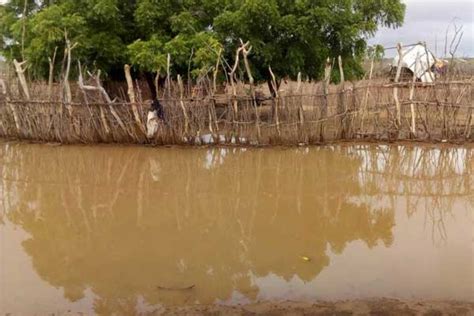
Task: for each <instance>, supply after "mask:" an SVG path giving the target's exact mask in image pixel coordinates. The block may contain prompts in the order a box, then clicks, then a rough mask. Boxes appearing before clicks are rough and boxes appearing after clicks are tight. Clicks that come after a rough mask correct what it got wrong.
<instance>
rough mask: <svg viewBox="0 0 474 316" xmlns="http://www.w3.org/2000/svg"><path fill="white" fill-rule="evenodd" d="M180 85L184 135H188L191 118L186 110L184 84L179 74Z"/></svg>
mask: <svg viewBox="0 0 474 316" xmlns="http://www.w3.org/2000/svg"><path fill="white" fill-rule="evenodd" d="M178 86H179V105H180V107H181V111H182V112H183V116H184V136H185V137H186V136H187V134H188V128H189V118H188V113H187V112H186V107H185V106H184V101H183V97H184V86H183V80H182V79H181V76H180V75H178Z"/></svg>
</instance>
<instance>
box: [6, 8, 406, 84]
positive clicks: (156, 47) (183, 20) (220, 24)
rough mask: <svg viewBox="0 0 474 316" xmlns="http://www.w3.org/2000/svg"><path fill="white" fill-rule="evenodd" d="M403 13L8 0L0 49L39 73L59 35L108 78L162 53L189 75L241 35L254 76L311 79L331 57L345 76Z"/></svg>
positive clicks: (148, 66)
mask: <svg viewBox="0 0 474 316" xmlns="http://www.w3.org/2000/svg"><path fill="white" fill-rule="evenodd" d="M25 3H26V6H25ZM404 12H405V5H404V4H403V3H402V2H401V0H318V1H314V0H48V1H45V0H43V1H40V0H26V2H25V0H10V1H8V2H7V3H6V4H2V5H1V7H0V32H1V34H2V41H0V44H1V47H0V49H1V52H2V54H3V55H5V56H6V57H7V58H8V59H10V60H11V59H13V58H17V59H23V57H24V59H27V60H28V62H29V65H30V69H31V71H32V73H33V74H34V75H36V76H38V77H44V76H46V74H47V69H48V57H49V56H51V55H52V53H53V51H54V49H55V47H59V48H60V50H59V51H61V50H62V48H63V47H64V44H65V39H64V34H65V33H67V34H68V37H69V39H70V40H71V41H72V42H77V43H78V46H77V49H76V50H75V51H74V56H75V58H76V59H80V60H81V61H82V63H83V64H85V65H87V66H88V67H97V68H100V69H102V70H103V71H105V72H106V73H108V75H109V76H110V77H112V78H120V77H119V76H121V72H122V71H121V70H122V69H123V64H124V63H132V64H133V65H134V66H135V69H137V70H140V71H142V72H147V73H151V72H157V71H160V72H161V71H163V70H164V69H165V66H166V61H167V58H166V57H167V55H168V54H170V56H171V60H172V65H171V70H172V72H173V73H175V74H176V73H181V74H183V73H186V72H188V71H189V70H190V71H191V75H192V76H195V77H197V76H199V75H203V74H206V73H207V72H209V71H210V70H212V67H215V64H216V59H217V58H218V52H219V51H220V49H221V48H222V49H223V56H224V57H225V58H226V59H228V60H233V58H234V55H235V50H236V48H237V47H238V46H239V45H240V40H241V39H242V40H243V41H244V42H246V41H250V43H251V45H252V47H253V49H252V54H251V56H249V58H250V62H251V67H252V71H253V72H254V77H255V78H256V80H257V81H265V80H268V79H269V72H268V67H269V66H271V67H272V69H273V71H274V73H275V74H276V75H277V77H278V78H282V77H285V76H288V77H290V78H296V76H297V74H298V73H299V72H301V73H302V74H303V75H304V76H306V77H307V78H310V79H317V78H320V77H321V75H322V73H323V67H324V66H323V65H324V61H325V59H326V58H328V57H330V58H335V57H337V56H339V55H340V56H342V58H343V60H344V71H345V75H346V78H349V79H351V78H356V77H358V76H360V75H361V74H362V68H361V61H362V58H363V56H364V54H365V50H366V40H367V39H368V38H369V37H370V36H373V35H374V33H375V32H376V31H377V29H378V28H379V27H380V26H385V27H394V28H395V27H399V26H400V25H401V24H402V22H403V19H404ZM59 57H61V56H59ZM60 61H61V58H58V63H59V62H60ZM337 76H338V75H337V74H335V75H334V78H333V79H335V80H337Z"/></svg>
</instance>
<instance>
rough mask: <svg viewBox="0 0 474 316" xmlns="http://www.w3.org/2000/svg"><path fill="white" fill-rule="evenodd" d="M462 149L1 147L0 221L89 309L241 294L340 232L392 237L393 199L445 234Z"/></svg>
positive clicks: (280, 275) (457, 189) (382, 241)
mask: <svg viewBox="0 0 474 316" xmlns="http://www.w3.org/2000/svg"><path fill="white" fill-rule="evenodd" d="M473 152H474V151H473V150H472V149H468V148H464V149H452V148H442V149H432V148H428V147H401V146H400V147H398V146H378V147H374V146H351V147H332V148H313V149H276V150H254V149H253V150H246V149H206V150H202V149H199V150H190V149H160V150H157V149H148V148H135V147H131V148H112V147H110V148H109V147H103V148H89V147H57V148H56V147H44V146H37V145H28V146H25V145H11V144H4V145H0V157H1V158H0V159H1V161H0V163H1V164H0V172H1V175H2V177H1V183H0V194H1V195H0V206H1V207H0V209H1V212H2V213H1V214H2V215H1V217H0V221H1V223H5V222H9V223H12V224H14V225H16V226H17V227H19V228H21V229H22V230H24V231H25V232H27V233H28V234H29V236H30V237H29V238H27V240H25V241H24V242H23V244H22V245H23V248H24V251H25V252H26V253H27V254H28V255H29V256H30V257H31V259H32V263H33V266H34V269H35V271H36V272H37V274H38V275H39V276H40V277H41V278H42V279H43V280H45V281H46V282H47V283H48V284H50V285H52V286H54V287H58V288H63V289H64V296H65V297H66V298H67V299H68V300H69V301H72V302H75V301H79V300H81V299H83V298H84V297H85V296H86V293H87V291H89V289H90V291H91V292H92V293H94V297H95V299H94V311H95V312H96V313H99V314H109V313H113V312H115V313H119V314H129V313H133V311H135V310H136V308H137V300H138V301H142V305H143V304H145V305H160V304H163V305H165V306H168V305H181V304H193V303H197V302H199V303H203V304H206V303H215V302H217V301H221V302H236V301H239V300H244V301H245V300H250V301H251V300H254V299H256V298H257V297H258V295H259V291H261V290H262V286H261V285H259V284H258V283H259V281H262V280H263V281H264V279H265V278H269V276H274V277H275V278H277V279H279V280H282V281H284V282H294V280H295V278H297V279H298V280H300V281H301V282H303V283H305V282H311V281H313V280H315V279H316V277H317V276H318V275H319V274H320V273H321V272H322V271H323V270H324V269H325V268H326V267H328V266H329V265H330V264H331V260H330V254H331V253H334V254H342V253H343V252H344V249H345V248H346V247H347V245H348V243H350V242H353V241H356V240H359V241H362V242H363V243H364V244H365V245H367V246H368V248H369V249H370V248H373V247H375V246H377V245H382V246H383V247H386V248H388V247H391V245H392V244H393V242H394V234H393V228H394V227H395V224H396V223H395V212H396V211H397V210H398V209H399V208H400V207H399V204H400V199H399V197H401V196H402V197H404V203H406V205H405V210H406V212H408V214H409V215H410V216H413V214H415V213H416V212H425V213H426V225H430V227H431V228H430V229H432V234H433V236H432V238H433V242H435V243H439V242H440V241H441V242H442V241H443V240H446V238H447V237H448V236H447V235H446V231H445V229H443V221H444V218H445V217H446V216H455V214H454V212H455V211H457V210H466V209H472V207H473V205H474V199H473V195H472V185H473V183H472V178H471V174H472V171H473V163H472V154H473ZM0 229H1V227H0ZM302 256H306V257H309V258H310V260H311V261H310V262H306V261H305V260H302V259H301V257H302ZM191 285H194V288H193V289H192V290H182V291H180V290H170V289H181V288H186V287H189V286H191ZM270 287H271V286H270ZM261 294H262V293H260V295H261Z"/></svg>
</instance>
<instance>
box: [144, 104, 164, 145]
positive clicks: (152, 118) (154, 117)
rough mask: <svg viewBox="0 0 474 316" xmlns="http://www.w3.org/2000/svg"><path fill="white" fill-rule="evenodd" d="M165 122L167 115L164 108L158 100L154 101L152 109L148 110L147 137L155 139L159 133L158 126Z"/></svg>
mask: <svg viewBox="0 0 474 316" xmlns="http://www.w3.org/2000/svg"><path fill="white" fill-rule="evenodd" d="M164 120H165V113H164V110H163V106H162V105H161V103H160V101H159V100H158V99H154V100H153V101H152V102H151V106H150V109H149V110H148V116H147V122H146V130H147V137H148V138H149V139H151V138H153V137H154V136H155V134H156V132H157V131H158V126H159V124H160V122H163V121H164Z"/></svg>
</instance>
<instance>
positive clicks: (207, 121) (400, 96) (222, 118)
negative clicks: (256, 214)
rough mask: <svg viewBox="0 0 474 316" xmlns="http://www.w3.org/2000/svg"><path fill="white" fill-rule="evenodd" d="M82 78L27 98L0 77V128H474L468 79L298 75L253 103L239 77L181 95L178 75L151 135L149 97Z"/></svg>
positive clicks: (257, 138) (282, 138) (169, 135)
mask: <svg viewBox="0 0 474 316" xmlns="http://www.w3.org/2000/svg"><path fill="white" fill-rule="evenodd" d="M340 68H341V69H342V65H341V67H340ZM81 80H83V79H81ZM300 80H301V79H300ZM82 84H83V86H86V87H88V90H89V91H88V93H95V94H96V97H95V99H94V98H92V97H85V96H83V97H82V100H81V98H80V97H76V98H75V101H74V102H70V103H69V102H68V103H65V102H64V101H61V100H44V99H43V100H41V99H39V98H38V97H36V96H35V94H34V93H32V92H30V96H29V99H28V97H26V98H25V97H22V95H23V93H22V92H19V93H18V92H17V93H14V92H12V91H10V90H9V87H8V85H7V83H6V82H5V81H3V80H2V81H1V85H0V87H1V88H2V89H0V90H1V91H0V92H1V94H0V136H2V137H8V138H19V139H28V140H36V141H45V142H61V143H127V144H148V143H150V144H157V145H160V144H161V145H173V144H194V145H196V144H208V143H214V144H241V145H270V144H272V145H301V144H323V143H328V142H336V141H347V140H362V141H401V140H415V141H428V142H436V141H446V142H470V141H472V140H473V135H474V133H473V126H472V121H473V118H472V116H473V111H472V110H473V108H474V105H473V104H472V93H473V92H472V90H473V89H472V86H473V82H472V81H462V82H460V81H454V82H452V83H449V82H439V83H433V84H429V85H426V84H417V83H413V82H410V83H408V84H405V85H402V84H399V83H395V84H375V83H374V84H370V82H369V83H366V82H364V83H358V84H353V85H352V87H347V86H346V84H345V83H341V85H339V86H336V87H330V86H329V84H327V83H324V84H323V88H322V91H321V92H314V93H307V92H306V91H308V90H313V91H314V90H317V88H314V87H312V86H317V85H318V84H317V83H313V84H310V83H302V82H301V81H299V82H297V88H296V90H295V91H294V92H292V91H290V92H288V93H285V92H282V91H280V92H278V93H276V95H275V96H274V97H271V98H269V99H268V100H265V101H263V102H260V103H258V104H257V101H256V96H255V90H254V89H253V88H252V89H251V90H250V91H247V94H244V93H237V88H236V86H237V84H238V83H237V82H235V83H234V87H233V89H232V90H233V93H232V95H221V96H218V95H215V94H211V95H209V96H201V97H198V98H193V97H190V96H187V95H185V91H184V87H183V82H182V80H178V85H177V87H178V89H177V91H172V90H171V89H170V90H168V92H167V94H168V95H169V97H165V98H164V99H161V103H162V104H163V107H164V112H165V120H164V121H163V122H161V123H160V126H159V129H158V133H157V135H156V137H154V138H153V139H147V138H146V134H145V133H144V131H145V130H146V126H145V125H146V114H147V111H148V106H149V104H148V102H146V101H143V100H141V99H140V98H138V97H137V96H136V97H135V98H131V99H132V100H134V101H135V102H115V101H113V100H110V98H108V96H105V97H103V96H104V95H105V94H104V93H105V92H104V90H103V88H102V86H101V85H100V81H99V80H98V79H96V85H95V86H87V85H85V84H84V83H83V82H82ZM170 86H176V85H170ZM302 86H305V87H304V88H305V89H303V87H302ZM21 88H22V89H23V90H24V87H23V85H21ZM331 88H332V89H331ZM331 90H334V91H331ZM45 91H48V89H45ZM131 91H133V90H130V91H128V93H133V92H131ZM23 92H24V91H23ZM394 92H395V93H396V95H397V97H396V98H394V94H393V93H394ZM76 94H77V95H80V94H79V93H76ZM92 99H94V101H91V100H92ZM102 100H105V101H106V102H104V101H102ZM67 109H70V110H67Z"/></svg>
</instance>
